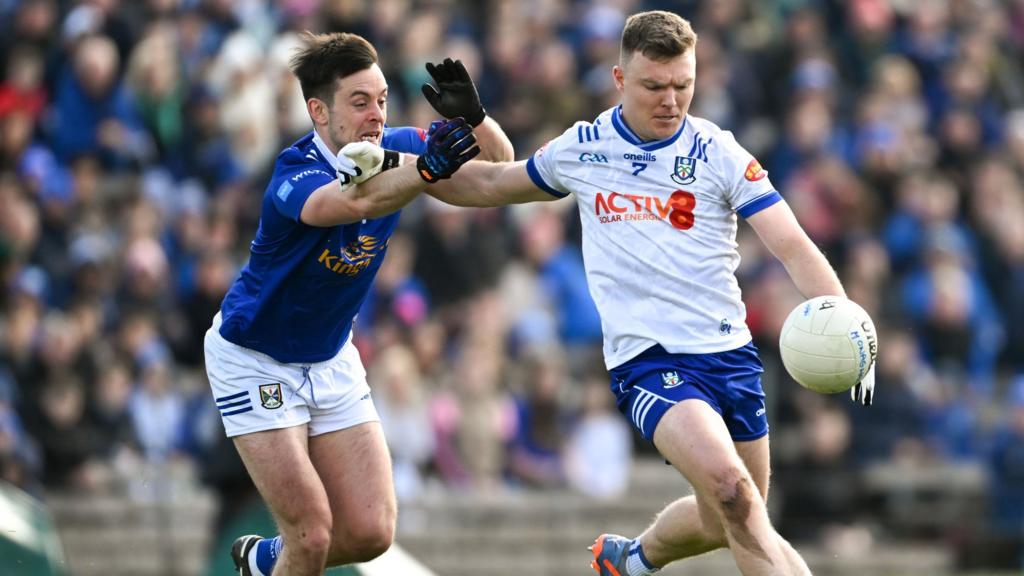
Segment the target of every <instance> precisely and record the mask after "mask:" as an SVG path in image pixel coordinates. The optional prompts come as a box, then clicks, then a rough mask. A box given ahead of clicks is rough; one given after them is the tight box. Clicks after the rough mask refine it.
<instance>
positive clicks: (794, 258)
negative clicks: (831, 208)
mask: <svg viewBox="0 0 1024 576" xmlns="http://www.w3.org/2000/svg"><path fill="white" fill-rule="evenodd" d="M747 222H749V223H750V226H751V227H752V228H753V229H754V231H755V232H757V235H758V236H760V237H761V241H762V242H764V244H765V246H767V247H768V249H769V250H771V252H772V254H774V255H775V257H776V258H778V259H779V261H780V262H782V264H783V266H785V267H786V271H787V272H789V277H790V278H792V279H793V283H794V284H796V287H797V289H798V290H800V293H801V294H803V295H804V297H806V298H813V297H815V296H824V295H834V296H846V291H845V290H843V285H842V284H841V283H840V282H839V277H838V276H836V272H835V270H833V269H832V265H831V264H829V263H828V260H827V259H826V258H825V255H824V254H822V253H821V250H819V249H818V247H817V246H815V245H814V242H812V241H811V239H810V238H809V237H808V236H807V233H806V232H804V229H803V228H802V227H801V226H800V223H799V222H797V219H796V216H795V215H794V214H793V211H792V210H790V208H789V205H788V204H786V203H785V202H776V203H775V204H773V205H771V206H769V207H768V208H765V209H764V210H761V211H760V212H758V213H756V214H754V215H753V216H751V217H750V218H748V219H747Z"/></svg>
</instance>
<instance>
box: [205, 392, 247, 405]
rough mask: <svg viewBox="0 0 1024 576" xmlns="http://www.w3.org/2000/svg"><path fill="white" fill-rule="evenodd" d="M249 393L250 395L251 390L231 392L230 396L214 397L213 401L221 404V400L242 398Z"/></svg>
mask: <svg viewBox="0 0 1024 576" xmlns="http://www.w3.org/2000/svg"><path fill="white" fill-rule="evenodd" d="M248 395H249V391H248V390H245V391H242V392H239V393H237V394H231V395H229V396H221V397H220V398H214V399H213V401H214V402H216V403H218V404H220V403H221V402H225V401H227V400H234V399H235V398H241V397H242V396H248Z"/></svg>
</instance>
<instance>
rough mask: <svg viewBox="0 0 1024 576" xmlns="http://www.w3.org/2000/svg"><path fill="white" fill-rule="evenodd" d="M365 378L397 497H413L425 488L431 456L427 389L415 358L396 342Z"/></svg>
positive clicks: (383, 352)
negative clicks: (382, 429) (378, 419)
mask: <svg viewBox="0 0 1024 576" xmlns="http://www.w3.org/2000/svg"><path fill="white" fill-rule="evenodd" d="M368 381H369V383H370V387H371V388H372V389H373V401H374V404H375V405H376V406H377V412H378V413H379V414H380V421H381V425H382V426H383V427H384V437H385V438H387V440H388V448H389V449H390V451H391V462H392V466H393V468H394V476H395V492H396V494H397V496H398V500H399V501H401V502H406V501H411V500H415V499H416V498H417V497H418V496H420V495H421V494H422V493H423V491H424V489H425V484H426V480H425V478H424V475H425V472H426V470H427V468H428V467H429V465H430V463H431V461H432V459H433V456H434V436H433V434H432V431H431V428H430V414H429V410H428V404H427V402H428V394H429V390H427V389H426V388H424V386H423V384H424V383H423V379H422V377H421V376H420V373H419V367H418V366H417V365H416V357H415V356H413V354H412V352H410V351H409V350H408V349H407V348H404V347H402V346H398V345H395V346H391V347H389V348H387V349H385V350H382V351H381V352H380V354H378V356H377V359H376V361H375V362H374V364H373V365H371V367H370V370H369V377H368Z"/></svg>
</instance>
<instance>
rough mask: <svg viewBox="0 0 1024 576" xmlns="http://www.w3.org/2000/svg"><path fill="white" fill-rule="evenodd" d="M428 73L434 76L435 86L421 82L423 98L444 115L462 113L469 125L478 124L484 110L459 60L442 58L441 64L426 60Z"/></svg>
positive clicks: (483, 114) (484, 114)
mask: <svg viewBox="0 0 1024 576" xmlns="http://www.w3.org/2000/svg"><path fill="white" fill-rule="evenodd" d="M427 72H428V73H430V77H431V78H433V79H434V82H435V83H436V84H437V88H434V87H433V86H432V85H430V84H424V85H423V97H424V98H426V99H427V102H430V105H431V106H433V107H434V110H437V112H438V113H439V114H441V115H442V116H444V117H445V118H456V117H458V116H462V117H463V118H465V119H466V122H468V123H469V125H470V126H473V127H475V126H478V125H479V124H480V123H481V122H483V121H484V117H486V116H487V112H485V111H484V107H483V106H482V105H481V104H480V95H479V94H478V93H477V91H476V85H475V84H473V79H472V78H470V77H469V72H467V71H466V67H465V66H463V65H462V61H461V60H452V59H451V58H445V59H444V61H443V62H441V63H440V64H432V63H430V62H427Z"/></svg>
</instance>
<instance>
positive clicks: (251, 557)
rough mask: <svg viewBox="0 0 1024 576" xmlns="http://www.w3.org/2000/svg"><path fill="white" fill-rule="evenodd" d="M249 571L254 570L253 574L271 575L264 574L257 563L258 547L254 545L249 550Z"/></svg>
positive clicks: (254, 575) (260, 575)
mask: <svg viewBox="0 0 1024 576" xmlns="http://www.w3.org/2000/svg"><path fill="white" fill-rule="evenodd" d="M248 560H249V571H251V572H252V576H270V574H264V573H263V572H262V571H261V570H260V567H259V566H257V565H256V547H255V546H253V547H252V550H250V551H249V558H248Z"/></svg>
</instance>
